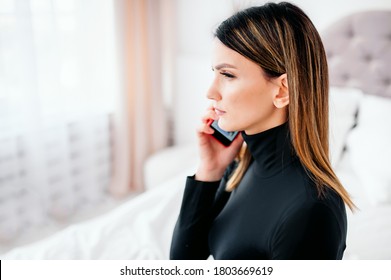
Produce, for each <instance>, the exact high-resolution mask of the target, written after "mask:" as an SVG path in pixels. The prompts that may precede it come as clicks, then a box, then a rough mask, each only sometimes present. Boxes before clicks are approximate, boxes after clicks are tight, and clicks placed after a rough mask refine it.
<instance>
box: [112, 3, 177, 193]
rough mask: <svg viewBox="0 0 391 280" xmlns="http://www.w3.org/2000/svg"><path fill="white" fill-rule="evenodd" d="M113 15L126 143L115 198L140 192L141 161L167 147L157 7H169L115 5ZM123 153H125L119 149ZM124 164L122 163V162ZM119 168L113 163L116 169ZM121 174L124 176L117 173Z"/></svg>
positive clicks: (142, 169)
mask: <svg viewBox="0 0 391 280" xmlns="http://www.w3.org/2000/svg"><path fill="white" fill-rule="evenodd" d="M115 3H116V15H117V17H118V19H119V21H120V34H121V36H120V38H121V40H122V41H121V45H122V48H123V49H122V53H123V57H124V59H123V61H122V64H121V66H122V69H123V72H122V73H123V77H122V78H123V84H124V99H123V104H124V118H125V119H126V120H127V122H128V123H127V124H126V126H127V132H128V133H127V135H124V138H126V139H127V142H128V143H129V147H128V149H129V150H128V152H127V155H129V156H128V157H127V158H128V165H129V170H128V173H127V174H124V177H125V176H128V179H129V184H128V185H120V184H114V185H115V186H116V188H115V189H113V191H114V193H116V194H118V195H122V194H126V193H129V192H137V191H143V189H144V186H143V183H144V182H143V172H144V163H145V160H146V159H147V158H148V156H149V155H151V154H152V153H153V152H156V151H157V150H159V149H161V148H163V147H165V146H167V142H168V127H167V114H166V111H165V110H166V108H165V106H164V98H163V93H162V92H163V85H162V84H163V83H162V76H163V74H162V72H163V70H162V69H163V67H164V66H163V65H162V61H163V58H162V41H163V40H162V37H163V36H164V35H165V34H166V33H165V32H164V30H163V28H164V27H163V26H164V24H162V21H163V20H164V18H162V16H161V13H162V8H161V7H162V5H165V4H167V3H170V2H169V1H154V0H130V1H127V0H118V1H116V2H115ZM122 150H124V149H122ZM123 162H126V158H124V159H123ZM123 165H124V164H122V163H120V162H119V161H118V163H117V166H123ZM120 172H123V169H121V171H120Z"/></svg>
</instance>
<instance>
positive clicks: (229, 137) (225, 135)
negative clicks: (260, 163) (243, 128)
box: [210, 121, 239, 147]
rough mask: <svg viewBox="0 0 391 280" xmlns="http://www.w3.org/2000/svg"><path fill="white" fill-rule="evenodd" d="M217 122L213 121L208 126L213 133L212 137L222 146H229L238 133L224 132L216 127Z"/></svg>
mask: <svg viewBox="0 0 391 280" xmlns="http://www.w3.org/2000/svg"><path fill="white" fill-rule="evenodd" d="M217 123H218V121H213V122H212V123H211V124H210V127H211V128H212V129H213V130H214V131H215V132H214V133H213V134H212V136H214V137H215V138H216V139H217V140H219V141H220V143H222V144H223V145H224V146H227V147H228V146H229V145H231V143H232V142H233V141H234V140H235V137H236V136H237V135H238V133H239V132H238V131H232V132H231V131H225V130H223V129H221V128H220V127H219V126H218V124H217Z"/></svg>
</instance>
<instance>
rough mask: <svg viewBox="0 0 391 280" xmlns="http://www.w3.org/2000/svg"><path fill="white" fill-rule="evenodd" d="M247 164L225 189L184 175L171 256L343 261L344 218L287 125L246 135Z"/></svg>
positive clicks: (229, 170) (223, 181)
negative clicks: (297, 149)
mask: <svg viewBox="0 0 391 280" xmlns="http://www.w3.org/2000/svg"><path fill="white" fill-rule="evenodd" d="M242 135H243V138H244V141H245V142H246V143H247V146H248V148H249V150H250V152H251V155H252V162H251V164H250V166H249V167H248V169H247V171H246V173H245V175H244V176H243V178H242V180H241V182H240V184H239V185H238V187H237V188H236V189H235V190H234V191H233V192H226V191H225V187H226V182H227V180H228V178H229V175H230V174H231V173H232V172H233V170H234V169H235V163H232V164H231V165H230V166H229V167H228V168H227V170H226V172H225V174H224V176H223V178H222V179H221V181H218V182H201V181H197V180H195V179H194V176H193V177H188V178H187V181H186V187H185V192H184V197H183V201H182V206H181V210H180V214H179V217H178V220H177V223H176V226H175V229H174V234H173V238H172V244H171V252H170V258H171V259H206V258H208V257H209V256H210V255H212V256H213V258H214V259H342V256H343V252H344V250H345V247H346V245H345V241H346V231H347V221H346V211H345V206H344V203H343V201H342V199H341V198H340V197H339V196H338V195H337V194H336V193H335V192H334V191H332V190H331V189H330V190H328V191H326V193H325V195H324V196H323V197H319V196H318V192H317V189H316V187H315V184H314V182H313V181H312V180H311V179H310V177H309V176H308V173H307V172H306V170H305V168H304V167H303V166H302V165H301V163H300V161H299V159H298V158H297V157H296V156H295V154H294V152H293V148H292V145H291V141H290V136H289V129H288V124H287V123H285V124H283V125H280V126H277V127H274V128H271V129H269V130H267V131H264V132H261V133H258V134H255V135H246V134H245V133H242Z"/></svg>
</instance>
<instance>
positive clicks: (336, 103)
mask: <svg viewBox="0 0 391 280" xmlns="http://www.w3.org/2000/svg"><path fill="white" fill-rule="evenodd" d="M363 96H364V95H363V93H362V91H361V90H359V89H355V88H343V87H330V93H329V127H330V129H329V135H330V138H329V142H330V159H331V164H332V165H333V166H334V167H336V166H337V164H338V162H339V160H340V159H341V156H342V152H343V150H344V147H345V144H346V139H347V136H348V133H349V131H350V130H351V129H352V128H353V126H354V124H355V122H356V119H355V118H356V112H357V110H358V106H359V103H360V99H361V98H362V97H363Z"/></svg>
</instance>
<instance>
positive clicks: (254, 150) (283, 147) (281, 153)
mask: <svg viewBox="0 0 391 280" xmlns="http://www.w3.org/2000/svg"><path fill="white" fill-rule="evenodd" d="M242 136H243V139H244V141H245V142H246V144H247V146H248V149H249V150H250V153H251V155H252V156H253V159H254V162H255V164H256V172H257V173H258V174H259V175H261V176H262V177H269V176H272V175H274V174H276V173H278V172H280V171H281V170H282V169H283V168H284V167H285V166H287V165H289V164H290V163H291V162H292V161H293V160H294V159H295V158H296V156H294V150H293V147H292V145H291V139H290V133H289V126H288V122H286V123H284V124H282V125H279V126H276V127H273V128H270V129H268V130H265V131H263V132H260V133H257V134H252V135H247V134H246V133H245V132H242Z"/></svg>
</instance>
